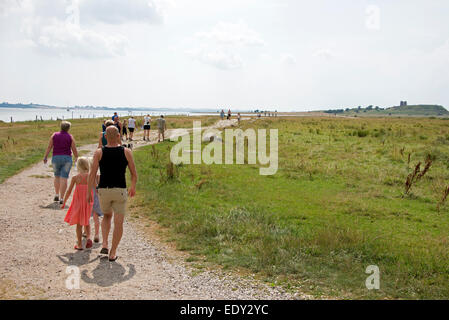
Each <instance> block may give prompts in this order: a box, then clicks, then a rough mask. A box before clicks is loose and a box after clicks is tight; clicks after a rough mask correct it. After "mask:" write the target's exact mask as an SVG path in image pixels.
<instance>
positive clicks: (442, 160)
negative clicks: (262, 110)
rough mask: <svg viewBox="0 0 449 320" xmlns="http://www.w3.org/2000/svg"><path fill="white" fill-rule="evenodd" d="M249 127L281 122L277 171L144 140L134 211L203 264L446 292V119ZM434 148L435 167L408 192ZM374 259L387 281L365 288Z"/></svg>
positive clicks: (271, 277)
mask: <svg viewBox="0 0 449 320" xmlns="http://www.w3.org/2000/svg"><path fill="white" fill-rule="evenodd" d="M248 127H257V128H267V129H268V128H277V129H279V171H278V172H277V174H276V175H274V176H261V175H259V170H258V167H259V166H257V165H204V164H203V165H181V166H177V167H175V170H174V172H170V170H167V164H168V162H169V150H170V148H171V147H172V146H173V145H174V143H173V142H165V143H163V144H159V145H157V146H155V147H145V148H143V149H140V150H137V151H135V158H136V162H137V166H138V170H139V183H138V196H137V199H136V200H135V201H134V202H133V204H132V206H133V207H134V208H133V211H134V215H135V216H136V215H138V214H140V215H141V216H142V217H145V219H146V218H147V217H149V218H150V219H152V220H154V221H157V222H158V223H159V224H160V225H161V226H162V227H164V230H165V236H166V237H167V239H168V240H172V241H175V243H176V245H177V248H178V249H180V250H185V251H188V252H189V253H191V256H190V257H189V258H188V261H193V262H194V263H195V264H196V265H197V266H204V265H207V264H208V263H210V262H212V263H213V264H214V263H216V264H219V265H222V266H224V267H225V268H232V269H241V268H243V270H248V271H251V272H256V273H257V274H258V275H259V276H260V277H262V278H263V279H265V280H267V281H270V282H272V283H276V284H282V285H285V286H286V287H290V288H293V289H294V290H296V289H295V288H297V287H298V288H299V289H300V290H303V291H306V292H309V293H312V294H317V295H320V294H326V295H334V296H337V297H342V296H343V297H352V298H385V297H386V298H446V299H447V298H449V286H448V285H447V284H448V283H449V268H448V266H449V251H448V242H449V236H448V231H447V230H448V229H449V219H448V213H447V211H448V210H447V206H444V205H443V206H442V207H441V210H440V211H437V210H436V206H437V202H438V201H439V200H440V199H441V198H442V192H443V190H444V188H445V187H446V186H447V185H448V184H449V121H445V120H437V119H406V120H404V119H400V120H399V119H341V118H340V119H324V118H312V119H311V118H291V119H290V118H289V119H281V118H271V119H264V120H258V121H256V122H255V123H249V122H244V123H243V124H242V128H243V129H244V128H248ZM204 145H205V144H204V143H203V147H204ZM409 154H410V162H409V160H408V159H409ZM428 155H430V157H431V159H432V160H433V163H432V166H431V168H430V170H429V171H428V172H427V174H426V175H425V176H424V177H423V178H422V179H420V180H419V181H418V182H417V183H416V185H414V186H413V187H412V188H411V191H410V193H409V194H408V195H406V196H405V197H403V195H404V183H405V181H406V177H407V175H408V174H409V173H410V172H412V171H413V168H414V167H415V165H416V163H417V162H418V161H421V162H424V161H425V159H426V157H427V156H428ZM422 167H423V166H422ZM422 167H421V168H422ZM172 175H173V177H172V178H170V176H172ZM369 265H377V266H379V268H380V272H381V274H380V276H381V278H380V290H379V291H376V290H373V291H369V290H367V289H366V287H365V279H366V278H367V277H368V274H365V269H366V267H367V266H369Z"/></svg>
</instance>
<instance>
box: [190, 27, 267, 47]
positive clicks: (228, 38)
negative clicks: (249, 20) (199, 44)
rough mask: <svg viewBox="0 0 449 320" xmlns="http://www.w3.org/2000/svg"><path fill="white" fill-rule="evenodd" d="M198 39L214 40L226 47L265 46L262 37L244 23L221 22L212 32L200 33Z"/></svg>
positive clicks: (197, 35)
mask: <svg viewBox="0 0 449 320" xmlns="http://www.w3.org/2000/svg"><path fill="white" fill-rule="evenodd" d="M196 37H197V38H199V39H206V40H213V41H215V42H217V43H219V44H225V45H245V46H262V45H265V42H264V41H263V40H262V38H261V36H260V35H259V34H258V33H257V32H255V31H254V30H251V29H250V28H249V27H248V26H247V25H246V24H245V23H244V22H243V21H240V22H238V23H224V22H220V23H218V24H217V25H216V26H215V27H213V28H212V30H211V31H208V32H198V33H197V34H196Z"/></svg>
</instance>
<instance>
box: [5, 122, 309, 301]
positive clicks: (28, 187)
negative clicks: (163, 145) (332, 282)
mask: <svg viewBox="0 0 449 320" xmlns="http://www.w3.org/2000/svg"><path fill="white" fill-rule="evenodd" d="M231 124H233V123H232V122H229V121H219V122H218V123H217V124H216V125H214V127H216V128H220V127H224V126H228V125H231ZM169 135H170V134H169ZM156 138H157V137H156V136H155V133H154V132H153V134H152V137H151V139H152V143H153V142H154V141H155V139H156ZM144 144H146V143H144V142H143V141H139V142H135V147H140V146H142V145H144ZM95 147H96V145H89V146H84V147H82V148H79V149H80V150H86V151H88V152H92V151H93V150H94V149H95ZM137 169H139V168H137ZM73 172H75V170H72V173H73ZM52 176H53V175H52V169H51V168H50V167H49V166H46V165H44V164H43V163H42V162H41V163H38V164H36V165H33V166H32V167H30V168H28V169H26V170H24V171H22V172H21V173H19V174H17V175H15V176H13V177H11V178H10V179H8V180H6V181H5V182H4V183H3V184H1V185H0V199H1V203H2V206H1V208H0V242H1V244H2V245H1V246H0V299H1V298H8V299H17V298H26V299H32V298H36V299H301V298H309V297H307V296H305V295H301V294H296V295H291V294H287V293H286V292H284V291H283V290H281V289H280V288H272V287H270V286H268V285H266V284H264V283H261V282H260V281H257V280H254V279H252V278H250V277H247V276H245V277H242V276H238V275H236V274H232V273H225V272H224V271H221V270H219V269H217V270H215V269H214V270H208V271H204V272H201V273H198V272H197V270H196V269H194V268H192V267H191V266H189V265H188V264H187V263H184V261H183V259H180V258H173V255H172V254H170V250H167V247H166V245H165V244H163V243H161V242H159V241H157V240H155V239H156V238H155V239H152V237H151V236H150V237H149V236H148V234H147V233H146V232H145V231H144V230H143V229H142V228H141V227H140V226H139V225H138V223H137V221H135V220H132V219H127V220H125V226H124V235H123V239H122V241H121V243H120V246H119V248H118V255H119V259H118V260H117V261H116V262H109V261H108V260H107V258H100V256H99V251H100V249H101V245H100V244H94V247H93V248H92V249H91V250H84V251H78V252H75V250H73V246H74V243H75V228H74V227H70V226H68V225H67V224H66V223H64V221H63V219H64V216H65V213H66V210H59V209H57V208H55V207H54V204H53V202H52V199H53V186H52V184H53V179H52ZM131 201H132V200H131ZM111 231H112V230H111ZM110 237H112V232H111V235H110ZM68 266H76V267H78V268H79V272H80V289H72V290H69V289H67V288H66V279H67V277H69V275H68V274H67V273H66V272H67V267H68Z"/></svg>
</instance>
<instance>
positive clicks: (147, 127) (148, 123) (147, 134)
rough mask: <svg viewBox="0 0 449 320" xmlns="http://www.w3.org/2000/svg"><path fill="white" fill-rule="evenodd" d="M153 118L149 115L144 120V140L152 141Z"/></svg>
mask: <svg viewBox="0 0 449 320" xmlns="http://www.w3.org/2000/svg"><path fill="white" fill-rule="evenodd" d="M150 129H151V117H150V115H149V114H147V115H146V116H145V117H144V118H143V140H144V141H145V140H147V141H150Z"/></svg>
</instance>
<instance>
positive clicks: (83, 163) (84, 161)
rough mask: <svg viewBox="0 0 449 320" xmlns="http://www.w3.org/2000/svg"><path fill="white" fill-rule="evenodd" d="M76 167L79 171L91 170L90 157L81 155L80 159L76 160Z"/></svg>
mask: <svg viewBox="0 0 449 320" xmlns="http://www.w3.org/2000/svg"><path fill="white" fill-rule="evenodd" d="M76 168H77V169H78V171H79V172H82V173H87V172H89V168H90V163H89V158H86V157H80V158H78V161H77V162H76Z"/></svg>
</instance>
